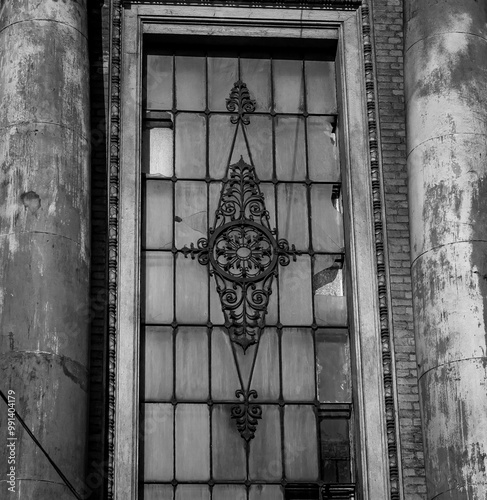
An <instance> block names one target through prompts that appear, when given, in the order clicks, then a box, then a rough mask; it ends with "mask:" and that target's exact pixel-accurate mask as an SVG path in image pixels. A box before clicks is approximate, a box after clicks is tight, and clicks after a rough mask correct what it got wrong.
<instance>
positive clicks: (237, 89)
mask: <svg viewBox="0 0 487 500" xmlns="http://www.w3.org/2000/svg"><path fill="white" fill-rule="evenodd" d="M227 109H228V111H230V113H235V112H236V113H238V115H237V116H232V117H231V118H230V120H231V122H232V123H234V124H235V123H238V122H239V121H240V120H241V121H242V123H244V124H245V125H248V124H249V123H250V119H249V117H248V116H245V115H246V114H247V113H253V112H254V111H255V101H254V100H252V99H251V98H250V94H249V91H248V89H247V85H246V84H245V83H244V82H242V80H239V81H238V82H235V83H234V84H233V88H232V90H231V91H230V97H229V98H228V99H227Z"/></svg>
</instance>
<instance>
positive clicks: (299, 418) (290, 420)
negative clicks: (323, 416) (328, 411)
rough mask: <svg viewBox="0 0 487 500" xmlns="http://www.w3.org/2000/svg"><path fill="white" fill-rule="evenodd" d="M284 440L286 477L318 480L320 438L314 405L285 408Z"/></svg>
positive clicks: (289, 478) (288, 478)
mask: <svg viewBox="0 0 487 500" xmlns="http://www.w3.org/2000/svg"><path fill="white" fill-rule="evenodd" d="M284 442H285V447H284V464H285V471H286V479H287V480H291V479H292V480H300V481H303V480H309V481H316V480H317V478H318V450H317V443H318V440H317V436H316V417H315V414H314V411H313V407H312V406H304V405H288V406H286V407H285V408H284Z"/></svg>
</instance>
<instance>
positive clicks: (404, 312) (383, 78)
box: [373, 0, 426, 500]
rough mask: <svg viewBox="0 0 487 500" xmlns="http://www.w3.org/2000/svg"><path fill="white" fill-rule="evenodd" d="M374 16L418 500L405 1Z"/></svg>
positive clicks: (403, 411)
mask: <svg viewBox="0 0 487 500" xmlns="http://www.w3.org/2000/svg"><path fill="white" fill-rule="evenodd" d="M373 18H374V19H373V20H374V33H375V55H376V74H377V92H378V98H379V121H380V134H381V141H382V168H383V176H384V191H385V205H386V223H387V239H388V250H389V261H390V289H391V299H392V318H393V321H392V331H393V338H394V350H395V362H396V375H397V399H398V404H399V434H400V441H401V452H402V474H403V484H404V498H405V500H419V499H424V498H425V496H426V482H425V477H424V457H423V440H422V431H421V416H420V412H419V396H418V379H417V377H418V374H417V364H416V354H415V342H414V329H413V304H412V290H411V273H410V248H409V214H408V199H407V192H408V180H407V168H406V122H405V109H404V60H403V0H373Z"/></svg>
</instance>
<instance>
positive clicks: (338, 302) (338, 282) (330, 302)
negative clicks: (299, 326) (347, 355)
mask: <svg viewBox="0 0 487 500" xmlns="http://www.w3.org/2000/svg"><path fill="white" fill-rule="evenodd" d="M341 260H342V256H339V255H315V260H314V275H313V291H314V301H315V321H316V323H317V324H318V325H323V326H346V325H347V324H348V311H347V298H346V292H345V280H344V274H345V267H344V266H343V268H342V264H341Z"/></svg>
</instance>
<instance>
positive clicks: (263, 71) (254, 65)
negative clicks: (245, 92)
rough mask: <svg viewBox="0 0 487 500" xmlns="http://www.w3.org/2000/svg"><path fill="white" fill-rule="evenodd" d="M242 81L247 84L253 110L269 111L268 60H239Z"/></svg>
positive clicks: (269, 65) (269, 73)
mask: <svg viewBox="0 0 487 500" xmlns="http://www.w3.org/2000/svg"><path fill="white" fill-rule="evenodd" d="M240 68H241V74H242V80H243V81H244V82H245V83H246V84H247V88H248V89H249V92H250V97H251V99H254V100H255V101H256V105H255V110H256V111H258V112H266V111H270V110H271V61H270V60H269V59H240Z"/></svg>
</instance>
